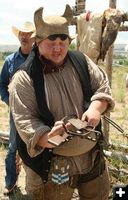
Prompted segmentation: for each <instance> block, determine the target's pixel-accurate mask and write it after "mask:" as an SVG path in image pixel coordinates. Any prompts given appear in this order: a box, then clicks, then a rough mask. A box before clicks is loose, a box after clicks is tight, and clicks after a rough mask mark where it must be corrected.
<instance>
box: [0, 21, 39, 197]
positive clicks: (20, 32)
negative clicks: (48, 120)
mask: <svg viewBox="0 0 128 200" xmlns="http://www.w3.org/2000/svg"><path fill="white" fill-rule="evenodd" d="M34 31H35V27H34V25H33V24H32V23H31V22H28V21H27V22H24V23H23V25H22V27H20V28H17V27H15V26H13V27H12V32H13V33H14V34H15V36H16V37H17V38H18V40H19V42H20V47H19V49H18V50H17V51H16V52H14V53H12V54H10V55H9V56H7V57H6V59H5V62H4V64H3V68H2V70H1V74H0V96H1V100H2V101H3V102H5V103H6V104H7V105H8V106H9V92H8V85H9V83H10V81H11V79H12V76H13V75H14V73H15V71H16V69H17V68H18V67H19V66H20V65H21V64H22V63H24V62H25V60H26V58H27V57H28V54H29V53H30V51H31V49H32V45H33V42H34V41H33V39H32V38H31V35H32V33H33V32H34ZM9 120H10V121H9V125H10V135H9V147H8V152H7V155H6V159H5V167H6V176H5V191H4V194H5V195H8V194H10V193H12V192H13V190H14V188H15V187H16V183H17V179H18V172H17V169H16V151H17V145H16V128H15V124H14V121H13V117H12V114H11V112H10V118H9Z"/></svg>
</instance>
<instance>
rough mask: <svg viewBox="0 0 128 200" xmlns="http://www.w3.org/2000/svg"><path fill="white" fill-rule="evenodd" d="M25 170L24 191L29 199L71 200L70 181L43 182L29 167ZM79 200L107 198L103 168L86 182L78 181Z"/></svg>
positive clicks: (107, 191)
mask: <svg viewBox="0 0 128 200" xmlns="http://www.w3.org/2000/svg"><path fill="white" fill-rule="evenodd" d="M25 171H26V191H27V193H28V195H29V196H30V199H31V200H71V199H72V195H73V192H74V188H72V187H71V186H70V185H71V181H69V182H67V183H65V184H62V185H58V184H55V183H53V182H52V181H51V178H50V177H49V180H48V182H47V183H46V184H43V182H42V179H41V178H40V177H39V175H37V174H36V173H35V172H34V171H33V170H31V169H30V168H29V167H27V166H25ZM76 189H77V191H78V194H79V199H80V200H108V196H109V189H110V186H109V176H108V171H107V169H105V171H104V172H103V174H102V175H100V176H98V177H97V178H96V179H94V180H91V181H89V182H86V183H80V184H79V185H78V186H77V187H76Z"/></svg>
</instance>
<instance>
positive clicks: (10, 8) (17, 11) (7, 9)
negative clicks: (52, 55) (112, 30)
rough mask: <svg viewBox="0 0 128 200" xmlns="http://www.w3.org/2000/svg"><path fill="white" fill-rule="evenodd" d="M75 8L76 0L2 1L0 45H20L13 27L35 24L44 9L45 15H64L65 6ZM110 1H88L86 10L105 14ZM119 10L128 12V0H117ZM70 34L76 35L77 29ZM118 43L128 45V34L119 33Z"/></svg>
mask: <svg viewBox="0 0 128 200" xmlns="http://www.w3.org/2000/svg"><path fill="white" fill-rule="evenodd" d="M66 4H69V5H71V6H75V0H35V1H34V0H0V44H18V39H17V38H16V37H15V36H14V35H13V33H12V30H11V27H12V26H17V27H19V26H20V25H21V24H22V23H23V22H24V21H31V22H33V14H34V11H35V10H36V9H38V8H39V7H42V6H43V7H44V15H45V16H46V15H51V14H58V15H61V14H63V12H64V10H65V5H66ZM108 6H109V0H86V10H90V11H92V12H103V11H104V10H105V9H107V8H108ZM117 8H119V9H121V10H124V11H128V0H117ZM70 32H71V33H72V34H75V28H74V29H73V28H72V29H71V30H70ZM116 43H127V44H128V32H125V33H118V37H117V39H116Z"/></svg>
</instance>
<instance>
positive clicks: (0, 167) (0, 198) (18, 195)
mask: <svg viewBox="0 0 128 200" xmlns="http://www.w3.org/2000/svg"><path fill="white" fill-rule="evenodd" d="M5 156H6V150H5V149H4V150H0V200H9V199H11V200H27V196H26V192H25V188H24V185H25V184H24V183H25V172H24V169H23V167H22V166H21V172H20V175H19V179H18V191H16V192H15V193H14V194H13V195H11V196H10V197H7V196H4V195H3V191H4V183H5V182H4V177H5V164H4V159H5Z"/></svg>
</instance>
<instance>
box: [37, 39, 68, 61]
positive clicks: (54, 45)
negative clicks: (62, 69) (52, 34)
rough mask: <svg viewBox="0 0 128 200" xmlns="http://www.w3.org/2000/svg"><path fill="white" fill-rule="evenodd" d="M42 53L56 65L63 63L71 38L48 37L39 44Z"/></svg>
mask: <svg viewBox="0 0 128 200" xmlns="http://www.w3.org/2000/svg"><path fill="white" fill-rule="evenodd" d="M38 47H39V52H40V55H43V56H44V57H45V58H47V59H48V60H50V61H52V62H53V63H55V64H56V65H59V64H61V63H63V60H64V58H65V56H66V54H67V51H68V47H69V38H68V37H67V38H66V39H64V40H62V39H61V38H60V37H56V38H54V40H51V39H49V38H46V39H45V40H42V41H41V42H40V43H39V44H38Z"/></svg>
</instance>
